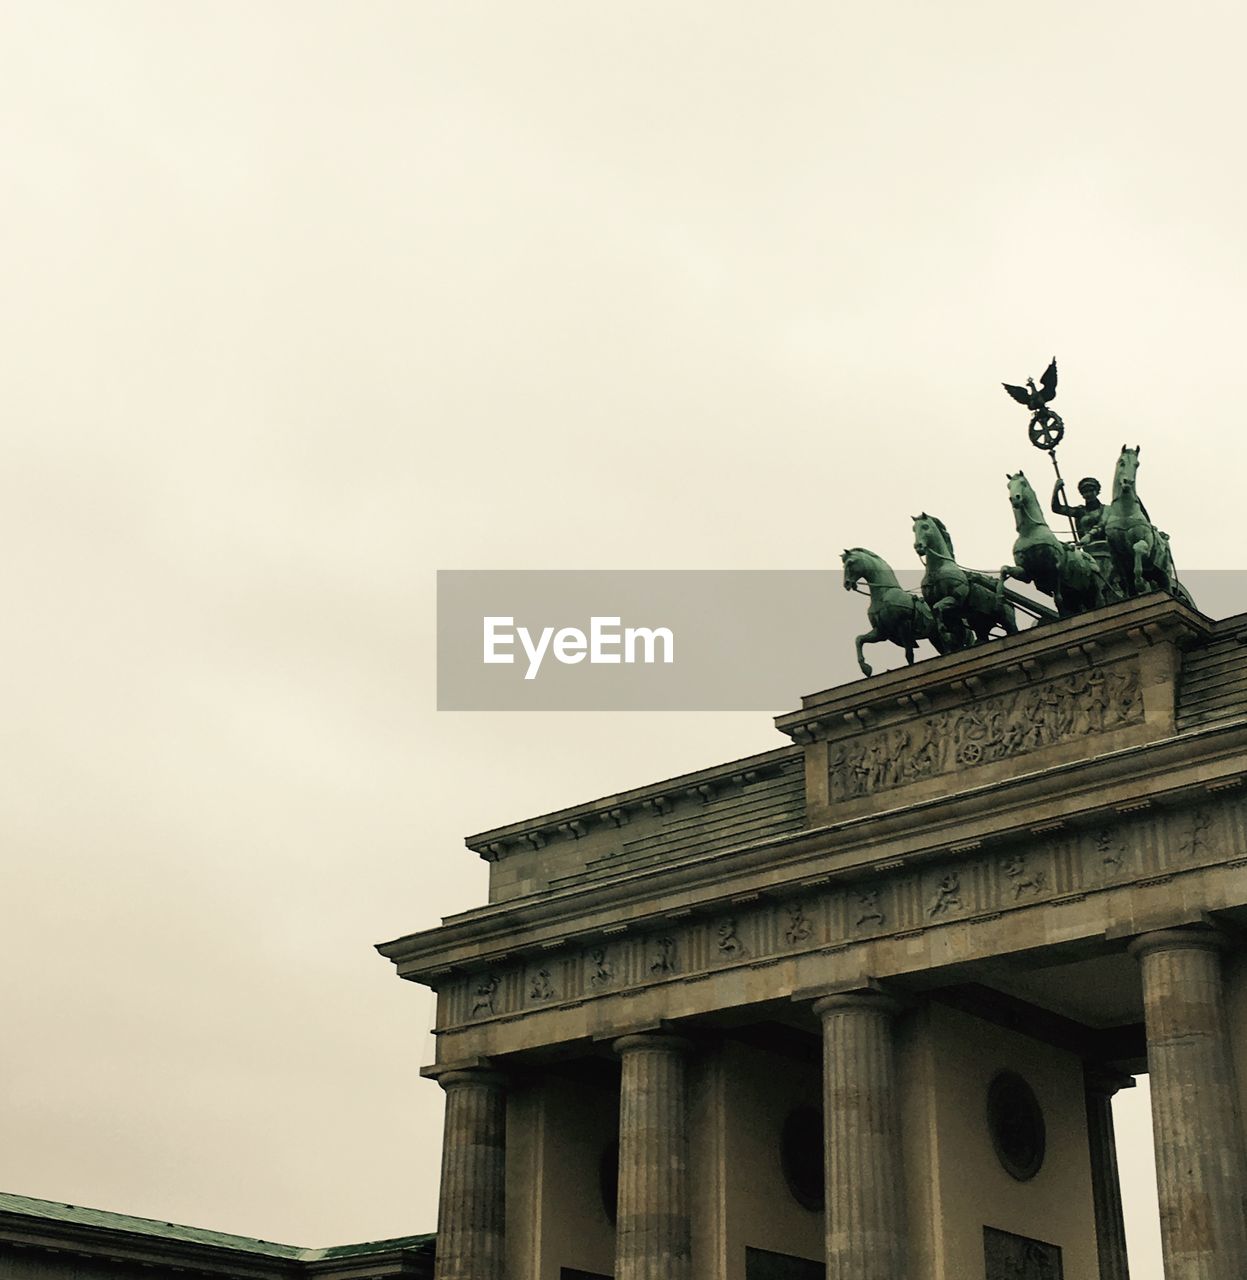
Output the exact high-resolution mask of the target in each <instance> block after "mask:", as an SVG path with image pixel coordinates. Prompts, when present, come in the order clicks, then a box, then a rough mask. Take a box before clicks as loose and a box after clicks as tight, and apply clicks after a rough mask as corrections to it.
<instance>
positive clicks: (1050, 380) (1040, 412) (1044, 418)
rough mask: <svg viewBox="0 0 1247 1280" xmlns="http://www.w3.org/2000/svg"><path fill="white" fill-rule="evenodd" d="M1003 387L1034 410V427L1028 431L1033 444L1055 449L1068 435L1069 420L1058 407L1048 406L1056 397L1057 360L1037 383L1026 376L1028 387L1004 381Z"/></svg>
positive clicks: (1020, 402)
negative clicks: (1066, 422)
mask: <svg viewBox="0 0 1247 1280" xmlns="http://www.w3.org/2000/svg"><path fill="white" fill-rule="evenodd" d="M1001 386H1003V387H1004V389H1005V390H1006V391H1007V392H1008V393H1009V394H1010V395H1011V396H1012V397H1013V398H1014V399H1015V400H1016V401H1017V402H1018V404H1024V405H1025V406H1026V407H1027V408H1028V409H1029V410H1030V411H1031V420H1030V426H1029V427H1028V428H1027V432H1028V433H1029V435H1030V438H1031V443H1032V444H1033V445H1035V446H1036V447H1037V448H1039V449H1046V450H1048V451H1049V452H1051V451H1052V450H1053V449H1055V448H1056V447H1057V445H1058V444H1060V443H1061V437H1062V436H1063V435H1064V434H1065V423H1064V422H1063V421H1062V419H1061V415H1060V414H1059V413H1057V412H1056V410H1055V409H1049V408H1048V405H1049V404H1050V403H1051V402H1052V401H1053V400H1054V399H1055V398H1056V359H1055V357H1054V358H1053V360H1052V363H1051V364H1050V365H1049V366H1048V367H1047V368H1046V369H1045V370H1044V375H1043V377H1042V378H1040V380H1039V386H1035V379H1034V378H1027V379H1026V386H1024V387H1015V386H1013V385H1012V384H1011V383H1008V382H1003V383H1001Z"/></svg>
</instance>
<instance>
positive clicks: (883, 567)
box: [840, 547, 947, 676]
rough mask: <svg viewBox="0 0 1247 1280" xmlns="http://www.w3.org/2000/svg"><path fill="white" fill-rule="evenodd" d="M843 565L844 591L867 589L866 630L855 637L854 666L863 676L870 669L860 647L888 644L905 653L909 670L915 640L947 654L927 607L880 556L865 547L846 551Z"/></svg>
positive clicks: (937, 626) (916, 642)
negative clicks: (886, 642)
mask: <svg viewBox="0 0 1247 1280" xmlns="http://www.w3.org/2000/svg"><path fill="white" fill-rule="evenodd" d="M840 559H841V561H842V562H843V564H844V589H845V590H846V591H854V590H856V588H857V584H858V583H859V582H865V583H866V586H867V587H868V588H869V589H870V604H869V606H868V607H867V609H866V620H867V621H868V622H869V623H870V630H869V631H867V632H866V633H865V634H864V635H860V636H858V637H857V665H858V666H859V667H861V669H862V674H863V675H867V676H868V675H870V674H871V673H872V670H873V669H872V667H871V666H870V664H869V663H868V662H867V661H866V658H865V656H864V655H863V653H862V646H863V645H867V644H878V643H879V642H880V641H883V640H888V641H891V643H892V644H896V645H900V647H901V648H902V649H904V650H905V661H906V662H908V663H909V664H910V665H911V666H912V665H913V661H914V649H915V647H916V646H917V644H918V641H919V640H929V641H931V643H932V644H933V645H935V647H936V650H937V651H938V652H940V653H945V652H947V648H946V638H945V637H944V635H943V634H942V633H941V631H940V628H939V624H938V622H937V621H936V617H935V614H934V613H933V612H932V610H931V606H930V605H929V604H927V602H926V601H925V600H923V599H922V598H921V597H919V596H916V595H914V593H913V592H912V591H906V590H905V588H904V587H902V586H901V584H900V583H899V582H897V580H896V574H895V573H893V572H892V569H891V567H890V566H889V565H888V563H887V561H886V560H884V559H883V557H882V556H878V555H876V554H875V553H874V552H873V551H867V550H866V548H865V547H848V548H846V549H845V552H844V554H843V555H842V556H841V557H840Z"/></svg>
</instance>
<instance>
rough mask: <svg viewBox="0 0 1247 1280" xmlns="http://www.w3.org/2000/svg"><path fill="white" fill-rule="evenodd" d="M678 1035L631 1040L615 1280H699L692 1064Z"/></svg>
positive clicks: (625, 1046)
mask: <svg viewBox="0 0 1247 1280" xmlns="http://www.w3.org/2000/svg"><path fill="white" fill-rule="evenodd" d="M691 1047H692V1046H691V1045H690V1044H689V1042H688V1041H687V1040H681V1039H680V1038H679V1037H678V1036H671V1035H636V1036H624V1037H623V1039H621V1040H616V1041H615V1052H616V1053H618V1054H619V1056H620V1057H621V1058H622V1059H623V1079H622V1081H621V1083H620V1090H619V1204H618V1214H617V1218H616V1224H615V1280H692V1275H693V1261H692V1221H691V1218H690V1213H689V1178H688V1119H687V1105H688V1104H687V1098H686V1090H687V1083H686V1080H685V1075H686V1071H685V1059H686V1057H687V1054H688V1051H689V1049H690V1048H691Z"/></svg>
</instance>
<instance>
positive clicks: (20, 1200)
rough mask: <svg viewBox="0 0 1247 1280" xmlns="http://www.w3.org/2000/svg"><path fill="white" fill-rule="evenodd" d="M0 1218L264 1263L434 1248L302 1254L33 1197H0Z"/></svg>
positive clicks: (401, 1243)
mask: <svg viewBox="0 0 1247 1280" xmlns="http://www.w3.org/2000/svg"><path fill="white" fill-rule="evenodd" d="M0 1213H11V1214H18V1215H21V1216H22V1217H27V1218H39V1219H41V1220H43V1221H45V1222H63V1223H65V1224H67V1225H72V1226H82V1227H96V1228H99V1229H101V1230H104V1231H127V1232H130V1233H131V1234H132V1235H140V1236H151V1237H152V1238H153V1239H157V1240H176V1241H179V1242H181V1243H183V1244H198V1245H207V1246H210V1247H212V1248H216V1249H235V1250H237V1251H238V1252H240V1253H249V1254H253V1255H257V1256H259V1257H263V1258H283V1259H286V1260H288V1261H290V1262H320V1261H322V1260H323V1259H327V1258H349V1257H354V1256H357V1255H360V1254H368V1253H383V1252H386V1251H388V1250H394V1249H416V1248H420V1247H421V1246H428V1245H430V1244H431V1243H432V1241H433V1239H434V1237H433V1236H432V1235H420V1236H397V1237H395V1238H394V1239H391V1240H370V1241H366V1242H364V1243H362V1244H340V1245H331V1246H330V1247H329V1248H327V1249H300V1248H298V1247H297V1246H295V1245H289V1244H274V1243H273V1242H272V1241H271V1240H253V1239H252V1238H251V1237H250V1236H235V1235H230V1234H228V1233H227V1232H224V1231H205V1230H204V1229H203V1228H202V1227H184V1226H181V1225H180V1224H178V1223H176V1222H159V1221H157V1220H156V1219H155V1218H135V1217H132V1216H131V1215H130V1214H128V1213H109V1212H108V1211H107V1210H105V1209H84V1208H82V1207H81V1206H80V1205H76V1204H62V1203H59V1202H58V1201H56V1200H36V1199H34V1198H33V1197H32V1196H18V1195H13V1194H12V1193H10V1192H7V1191H0Z"/></svg>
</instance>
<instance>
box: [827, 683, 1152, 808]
mask: <svg viewBox="0 0 1247 1280" xmlns="http://www.w3.org/2000/svg"><path fill="white" fill-rule="evenodd" d="M1142 719H1143V697H1142V692H1141V689H1140V684H1139V672H1138V669H1137V667H1134V666H1125V665H1123V666H1118V667H1112V668H1107V669H1105V668H1100V667H1092V668H1091V669H1090V670H1086V671H1077V672H1073V673H1071V674H1069V675H1064V676H1061V677H1059V678H1058V679H1054V680H1047V681H1044V682H1043V683H1042V684H1035V685H1028V686H1026V687H1025V688H1022V689H1017V690H1014V691H1013V692H1011V693H1000V694H994V695H991V696H989V697H985V698H980V699H978V700H977V701H975V702H971V703H968V704H966V705H964V706H960V707H952V708H949V709H948V710H946V711H940V712H937V713H935V714H933V715H929V716H927V717H925V718H924V719H923V720H921V721H915V722H912V723H909V724H902V725H898V726H895V727H893V728H890V729H882V730H878V731H876V732H873V733H864V734H859V735H858V736H857V737H855V738H850V739H847V740H845V741H840V742H833V743H831V744H830V747H829V755H828V767H829V770H830V776H829V795H830V798H831V800H832V801H833V802H834V801H839V800H853V799H856V798H857V797H859V796H866V795H873V794H874V793H875V792H878V791H886V790H888V789H890V788H892V787H899V786H904V785H906V784H908V783H911V782H919V781H921V780H922V779H924V778H931V777H936V776H938V775H940V774H945V773H952V772H953V771H954V770H957V769H967V768H973V767H974V766H976V765H980V764H988V763H991V762H993V761H996V760H1005V759H1008V758H1010V757H1013V756H1020V755H1025V754H1026V753H1028V752H1031V751H1037V750H1039V749H1040V748H1041V747H1049V746H1053V745H1055V744H1056V743H1059V742H1064V741H1067V740H1070V739H1074V738H1079V737H1084V736H1086V735H1088V734H1098V733H1105V732H1107V731H1108V730H1110V729H1119V728H1122V727H1124V726H1125V725H1129V724H1135V723H1137V722H1139V721H1141V720H1142Z"/></svg>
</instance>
